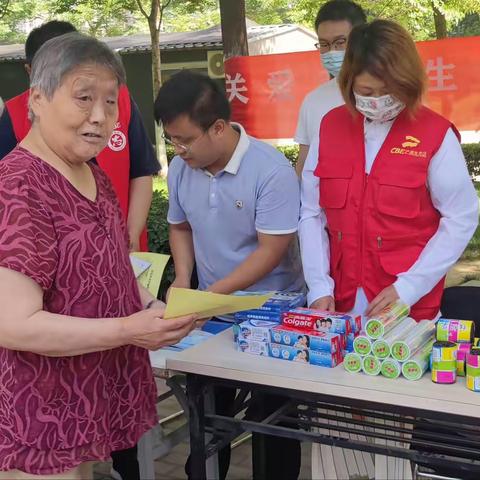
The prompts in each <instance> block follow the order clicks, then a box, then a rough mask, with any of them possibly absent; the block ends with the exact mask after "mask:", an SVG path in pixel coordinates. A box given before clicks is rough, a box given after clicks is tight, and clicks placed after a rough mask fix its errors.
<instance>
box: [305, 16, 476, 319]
mask: <svg viewBox="0 0 480 480" xmlns="http://www.w3.org/2000/svg"><path fill="white" fill-rule="evenodd" d="M339 85H340V88H341V91H342V95H343V97H344V99H345V105H344V106H341V107H338V108H336V109H334V110H332V111H330V112H329V113H328V114H327V115H326V116H325V117H324V118H323V121H322V123H321V125H320V131H319V138H318V142H316V144H313V145H312V146H311V148H310V152H309V155H308V157H307V161H306V167H305V169H304V173H303V177H302V208H301V220H300V227H299V233H300V241H301V249H302V258H303V265H304V271H305V278H306V281H307V284H308V287H309V305H310V306H312V307H314V308H319V309H327V310H333V309H336V310H339V311H354V312H355V313H361V314H366V315H367V316H373V315H375V314H377V313H378V312H379V311H380V310H381V309H382V308H383V307H385V306H386V305H388V304H389V303H391V302H393V301H394V300H396V299H398V298H400V299H401V300H403V301H404V302H406V303H407V304H409V305H410V306H411V307H412V311H411V316H412V317H413V318H415V319H416V320H420V319H424V318H426V319H432V318H434V317H435V316H436V315H437V314H438V311H439V307H440V300H441V296H442V291H443V285H444V278H445V274H446V273H447V271H448V270H449V268H450V267H451V266H452V265H453V264H454V263H455V262H456V261H457V259H458V258H459V257H460V255H461V254H462V252H463V250H464V248H465V246H466V245H467V243H468V241H469V239H470V238H471V236H472V234H473V232H474V230H475V227H476V225H477V221H478V199H477V196H476V193H475V190H474V188H473V185H472V182H471V179H470V176H469V174H468V171H467V168H466V165H465V159H464V156H463V153H462V150H461V147H460V143H459V134H458V132H457V130H456V129H455V127H454V125H452V124H451V123H450V122H449V121H448V120H446V119H445V118H443V117H441V116H440V115H438V114H436V113H434V112H433V111H431V110H429V109H428V108H426V107H425V106H424V105H423V104H422V98H423V94H424V92H425V88H426V75H425V70H424V67H423V64H422V61H421V59H420V57H419V55H418V53H417V51H416V48H415V44H414V42H413V40H412V38H411V37H410V35H409V34H408V33H407V32H406V31H405V30H404V29H403V28H402V27H401V26H399V25H398V24H396V23H394V22H391V21H386V20H376V21H374V22H372V23H370V24H367V25H360V26H357V27H355V28H354V29H353V30H352V33H351V35H350V38H349V41H348V47H347V51H346V55H345V61H344V64H343V67H342V71H341V74H340V78H339Z"/></svg>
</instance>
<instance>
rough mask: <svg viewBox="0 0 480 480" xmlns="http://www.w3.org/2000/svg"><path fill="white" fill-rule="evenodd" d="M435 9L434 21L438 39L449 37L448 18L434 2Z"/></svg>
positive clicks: (433, 7)
mask: <svg viewBox="0 0 480 480" xmlns="http://www.w3.org/2000/svg"><path fill="white" fill-rule="evenodd" d="M432 9H433V21H434V22H435V33H436V36H437V39H439V40H440V39H442V38H446V37H447V19H446V18H445V14H444V13H443V12H442V11H441V10H440V9H439V8H438V6H437V5H435V3H434V2H432Z"/></svg>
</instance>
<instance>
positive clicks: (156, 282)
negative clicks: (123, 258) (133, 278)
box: [131, 252, 170, 297]
mask: <svg viewBox="0 0 480 480" xmlns="http://www.w3.org/2000/svg"><path fill="white" fill-rule="evenodd" d="M131 255H132V256H134V257H136V258H138V259H140V260H144V261H146V262H148V263H150V264H151V265H150V266H149V267H148V268H147V269H146V270H145V271H144V272H143V273H141V274H140V276H139V277H138V281H139V282H140V284H141V285H143V286H144V287H145V288H146V289H147V290H148V291H149V292H150V293H151V294H152V295H154V296H155V297H156V296H157V294H158V289H159V288H160V282H161V281H162V277H163V272H164V271H165V267H166V266H167V263H168V260H169V259H170V255H163V254H161V253H151V252H133V253H131Z"/></svg>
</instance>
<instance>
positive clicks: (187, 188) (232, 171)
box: [168, 124, 304, 291]
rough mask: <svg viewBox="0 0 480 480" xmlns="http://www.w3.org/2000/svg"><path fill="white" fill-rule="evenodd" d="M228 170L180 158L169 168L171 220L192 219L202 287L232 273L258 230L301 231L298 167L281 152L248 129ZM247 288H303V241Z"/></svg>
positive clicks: (254, 242) (250, 249) (249, 250)
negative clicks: (191, 164)
mask: <svg viewBox="0 0 480 480" xmlns="http://www.w3.org/2000/svg"><path fill="white" fill-rule="evenodd" d="M232 125H233V126H234V128H236V129H237V131H239V132H240V139H239V142H238V145H237V147H236V149H235V151H234V153H233V155H232V158H231V159H230V161H229V162H228V164H227V165H226V166H225V168H224V169H223V170H222V171H220V172H218V173H217V174H216V175H215V176H213V175H212V174H211V173H210V172H208V171H207V170H203V169H193V168H191V167H189V166H188V165H187V164H186V163H185V162H184V161H183V160H182V159H181V158H180V157H178V156H176V157H175V158H174V159H173V160H172V162H171V164H170V168H169V170H168V190H169V209H168V222H169V223H170V224H180V223H184V222H188V223H189V224H190V226H191V229H192V233H193V245H194V249H195V262H196V265H197V273H198V280H199V288H200V289H201V290H205V289H207V288H208V287H209V286H210V285H212V284H213V283H215V282H216V281H218V280H220V279H222V278H224V277H226V276H227V275H229V274H230V273H231V272H232V271H233V270H234V269H235V268H236V267H238V265H240V264H241V263H242V262H243V261H244V260H245V259H246V258H247V257H248V256H249V255H250V254H251V253H252V252H253V251H254V250H255V249H256V248H257V247H258V238H257V233H258V232H260V233H265V234H271V235H281V234H288V233H294V232H296V231H297V226H298V219H299V211H300V192H299V182H298V178H297V176H296V174H295V171H294V169H293V168H292V167H291V165H290V164H289V162H288V160H287V159H286V158H285V157H284V155H282V154H281V153H280V152H279V151H278V150H276V149H275V148H273V147H271V146H270V145H267V144H266V143H264V142H261V141H259V140H257V139H255V138H253V137H249V136H248V135H247V134H246V133H245V130H244V129H243V127H242V126H241V125H239V124H232ZM248 290H252V291H254V290H280V291H302V290H304V280H303V274H302V268H301V261H300V255H299V249H298V244H297V242H296V241H292V244H291V247H290V249H289V251H288V253H287V254H286V255H285V257H284V259H283V260H282V262H281V263H280V265H278V266H277V267H276V268H275V269H274V270H273V271H272V272H271V273H269V274H268V275H266V276H265V277H264V278H262V279H261V280H260V281H259V282H257V283H256V284H255V285H252V286H251V287H250V288H249V289H248Z"/></svg>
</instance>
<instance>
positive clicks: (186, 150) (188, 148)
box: [162, 120, 217, 154]
mask: <svg viewBox="0 0 480 480" xmlns="http://www.w3.org/2000/svg"><path fill="white" fill-rule="evenodd" d="M216 121H217V120H214V121H213V122H212V123H211V124H210V125H209V126H208V127H207V128H206V129H205V130H204V132H203V133H202V134H201V135H200V136H198V137H197V138H195V139H194V140H192V142H191V143H190V145H184V144H182V143H178V142H174V141H173V140H171V139H170V138H168V137H167V136H166V135H165V134H163V135H162V138H163V140H164V141H165V143H166V144H167V145H171V146H172V147H173V148H175V150H177V151H178V152H179V153H183V154H188V153H190V152H191V150H192V147H193V146H194V145H195V143H196V142H198V140H200V139H201V138H202V137H203V136H204V135H205V134H206V133H207V132H208V131H209V130H210V127H211V126H212V125H213V124H214V123H215V122H216Z"/></svg>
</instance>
